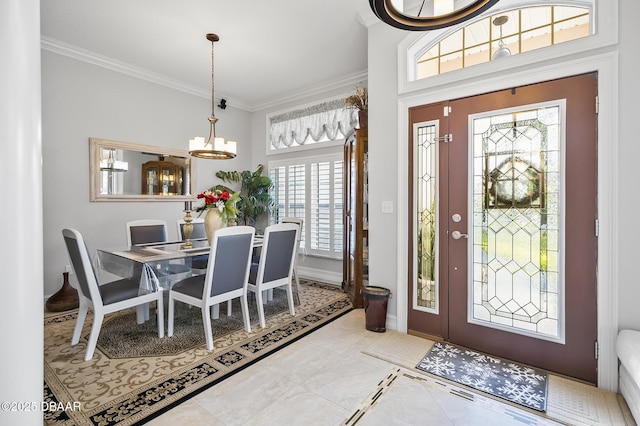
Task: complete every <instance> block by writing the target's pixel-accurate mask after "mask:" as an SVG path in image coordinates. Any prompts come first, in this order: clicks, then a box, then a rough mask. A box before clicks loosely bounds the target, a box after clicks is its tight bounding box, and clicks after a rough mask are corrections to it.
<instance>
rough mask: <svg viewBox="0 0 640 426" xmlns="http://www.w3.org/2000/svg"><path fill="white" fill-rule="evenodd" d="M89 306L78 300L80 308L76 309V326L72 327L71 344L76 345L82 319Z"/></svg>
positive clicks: (85, 315)
mask: <svg viewBox="0 0 640 426" xmlns="http://www.w3.org/2000/svg"><path fill="white" fill-rule="evenodd" d="M88 310H89V306H87V305H86V304H84V303H82V301H81V302H80V309H78V318H77V319H76V327H75V328H74V329H73V337H72V338H71V346H73V345H77V344H78V342H79V341H80V334H81V333H82V326H83V325H84V320H85V319H86V318H87V311H88Z"/></svg>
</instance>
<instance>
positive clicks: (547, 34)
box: [414, 5, 593, 79]
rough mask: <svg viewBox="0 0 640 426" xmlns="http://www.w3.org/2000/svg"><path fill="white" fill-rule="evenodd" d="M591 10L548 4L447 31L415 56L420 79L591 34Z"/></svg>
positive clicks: (497, 13) (488, 18) (507, 12)
mask: <svg viewBox="0 0 640 426" xmlns="http://www.w3.org/2000/svg"><path fill="white" fill-rule="evenodd" d="M592 21H593V20H592V17H591V9H590V8H589V7H576V6H567V5H544V6H534V7H526V8H519V9H513V10H507V11H500V12H496V13H495V14H492V15H490V16H485V17H482V18H480V19H478V20H475V21H473V22H471V23H470V24H468V25H466V26H464V27H462V28H458V29H455V30H454V32H452V33H445V34H443V37H442V38H440V39H437V40H435V41H433V42H431V43H429V44H428V45H426V46H425V47H424V48H423V49H421V50H420V51H419V53H418V54H417V55H416V56H415V57H414V59H415V61H416V63H415V66H416V69H415V77H416V79H422V78H426V77H431V76H434V75H438V74H444V73H446V72H449V71H454V70H457V69H460V68H466V67H470V66H473V65H476V64H481V63H484V62H489V61H492V60H500V59H501V58H503V57H505V56H510V55H517V54H519V53H524V52H528V51H531V50H536V49H541V48H544V47H548V46H552V45H554V44H559V43H564V42H566V41H570V40H575V39H579V38H582V37H587V36H589V35H591V34H592V24H591V23H592Z"/></svg>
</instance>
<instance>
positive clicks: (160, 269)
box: [126, 219, 193, 285]
mask: <svg viewBox="0 0 640 426" xmlns="http://www.w3.org/2000/svg"><path fill="white" fill-rule="evenodd" d="M126 229H127V245H128V246H129V247H131V246H135V245H139V244H152V243H166V242H168V241H169V238H168V232H167V222H166V221H164V220H159V219H142V220H133V221H131V222H127V223H126ZM156 267H157V268H156V271H155V272H156V274H158V275H159V277H158V278H161V279H162V281H167V282H169V285H170V284H171V283H173V282H177V281H179V280H181V279H183V278H187V277H189V276H191V275H192V274H193V271H192V268H191V267H187V266H186V265H185V264H184V263H183V262H182V261H173V262H162V263H161V264H158V265H156Z"/></svg>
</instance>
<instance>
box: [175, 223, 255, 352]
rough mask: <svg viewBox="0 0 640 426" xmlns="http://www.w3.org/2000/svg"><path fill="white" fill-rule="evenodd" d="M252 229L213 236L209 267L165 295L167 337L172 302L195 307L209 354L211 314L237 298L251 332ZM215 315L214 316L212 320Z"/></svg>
mask: <svg viewBox="0 0 640 426" xmlns="http://www.w3.org/2000/svg"><path fill="white" fill-rule="evenodd" d="M254 234H255V228H253V227H250V226H230V227H228V228H221V229H219V230H217V231H216V232H215V233H214V234H213V241H211V249H210V251H209V263H208V264H207V272H206V273H205V274H204V275H196V276H193V277H191V278H187V279H185V280H182V281H179V282H177V283H175V284H174V285H173V287H172V288H171V290H170V291H169V324H168V331H167V334H168V335H169V336H173V324H174V316H175V309H174V305H175V301H179V302H183V303H187V304H189V305H192V306H197V307H199V308H200V309H201V310H202V322H203V323H204V334H205V337H206V340H207V349H209V350H213V333H212V329H211V310H212V308H213V307H214V306H216V305H219V304H220V302H225V301H227V303H230V301H231V300H233V299H235V298H240V305H241V307H242V317H243V319H244V325H245V330H246V331H247V332H250V331H251V323H250V320H249V308H248V304H247V281H248V279H249V268H250V266H251V252H252V250H253V237H254ZM215 316H216V315H214V317H215Z"/></svg>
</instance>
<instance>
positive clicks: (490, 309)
mask: <svg viewBox="0 0 640 426" xmlns="http://www.w3.org/2000/svg"><path fill="white" fill-rule="evenodd" d="M596 83H597V80H596V78H595V76H594V75H583V76H577V77H570V78H565V79H561V80H556V81H551V82H545V83H539V84H535V85H530V86H525V87H519V88H517V89H510V90H505V91H500V92H495V93H490V94H485V95H479V96H474V97H471V98H465V99H458V100H453V101H450V102H449V103H448V104H447V106H448V109H447V110H446V111H450V112H449V113H448V114H447V116H446V117H443V118H441V120H440V121H438V120H436V121H438V126H436V127H439V129H440V130H437V132H438V133H437V135H436V136H434V137H433V138H432V139H433V140H434V141H436V143H435V144H434V145H431V144H429V143H427V146H430V147H431V148H432V149H435V150H436V151H439V152H438V154H437V155H438V158H439V163H438V165H437V167H435V168H433V167H431V170H435V171H433V172H429V173H425V169H424V168H422V166H421V165H420V164H423V163H424V161H423V158H422V157H424V155H425V154H422V157H421V156H420V154H414V155H415V158H414V159H413V163H414V164H415V167H416V173H415V176H414V178H415V179H416V182H417V183H416V184H415V189H416V191H415V192H416V193H419V194H420V196H419V197H417V199H424V201H422V202H416V204H415V205H414V206H413V209H414V210H415V212H416V213H415V218H414V219H413V220H415V223H416V226H415V231H421V230H422V232H420V233H416V243H417V244H415V245H414V254H415V259H416V264H417V265H416V266H417V267H416V268H414V269H416V270H417V271H418V272H420V276H424V275H428V276H429V275H430V274H431V272H430V268H429V266H428V265H429V263H428V262H429V261H430V257H429V256H425V254H424V253H425V247H428V245H427V246H425V244H424V235H425V234H424V230H423V229H422V228H424V227H427V228H429V226H431V224H432V223H435V225H433V226H434V229H435V232H436V235H437V238H436V241H437V243H436V244H437V246H436V247H437V250H436V253H435V259H437V265H438V267H436V268H435V274H431V275H433V276H435V279H434V286H433V287H434V288H430V289H429V291H426V292H425V291H424V288H425V287H424V281H423V280H416V279H414V280H413V281H414V283H412V287H413V288H415V289H416V290H418V289H421V290H422V292H421V293H419V294H421V295H426V297H427V299H428V298H429V297H430V296H429V295H430V294H438V295H439V296H437V297H435V298H434V299H433V300H435V301H436V309H435V310H432V314H431V315H432V316H436V317H440V318H439V321H440V324H441V325H442V333H440V334H437V333H432V332H429V331H425V333H426V334H436V335H439V336H441V337H442V338H443V339H445V340H449V341H451V342H453V343H457V344H460V345H462V346H465V347H469V348H473V349H476V350H480V351H483V352H487V353H490V354H494V355H497V356H500V357H504V358H507V359H512V360H515V361H519V362H523V363H526V364H530V365H533V366H536V367H540V368H545V369H548V370H551V371H555V372H558V373H562V374H566V375H568V376H571V377H576V378H580V379H582V380H586V381H589V382H592V383H595V382H596V378H597V374H596V357H595V349H594V348H595V343H596V337H597V323H596V313H597V311H596V278H595V277H596V261H597V238H596V236H595V232H594V231H595V223H596V219H597V212H596V204H597V203H596V182H597V179H596V164H597V147H596V122H597V121H596V118H597V116H596V112H595V105H596V88H597V84H596ZM421 118H422V122H421V123H422V124H421V126H422V127H423V129H422V130H421V131H422V132H428V131H429V130H430V129H431V130H433V131H436V130H435V128H434V127H433V126H432V127H431V128H430V127H429V123H431V122H432V121H429V120H427V119H425V118H426V117H421ZM414 125H415V124H414ZM442 129H447V130H445V131H442ZM416 135H419V132H416V133H415V134H414V139H415V136H416ZM443 135H450V136H449V138H450V142H447V141H443V139H444V138H443ZM427 139H429V138H428V137H427ZM418 140H419V138H418ZM415 142H416V140H414V143H415ZM423 146H425V145H424V144H420V143H417V145H416V150H415V152H416V153H420V152H422V151H421V150H422V149H423V148H422V147H423ZM443 162H446V164H444V163H443ZM432 173H433V177H432V175H431V174H432ZM425 176H427V179H425ZM433 179H435V181H436V183H435V186H436V187H437V191H436V193H435V194H436V195H435V196H434V197H430V196H428V194H430V193H433V186H434V185H433ZM423 182H424V183H423ZM425 185H426V186H427V187H429V188H430V189H429V190H428V191H425V190H424V189H421V188H422V187H424V186H425ZM430 185H431V186H430ZM429 191H431V192H429ZM423 194H427V195H423ZM429 200H434V203H435V205H434V206H427V204H428V202H429ZM445 204H446V205H445ZM425 212H426V213H425ZM431 212H437V214H435V217H433V216H434V215H432V214H431ZM417 276H418V274H416V275H415V277H417ZM443 293H446V297H443V296H442V294H443ZM416 302H418V305H419V304H420V303H423V302H422V301H421V299H420V298H416V299H415V300H414V301H413V303H414V305H416ZM445 303H446V305H447V306H446V307H445V306H443V305H444V304H445ZM411 309H413V310H416V309H422V308H420V307H416V306H413V307H412V308H411ZM443 314H446V316H447V317H446V318H443V317H442V315H443ZM409 323H410V328H412V327H416V325H415V324H413V325H411V315H410V321H409ZM419 327H420V326H418V328H419Z"/></svg>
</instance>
